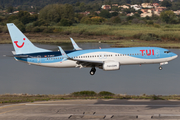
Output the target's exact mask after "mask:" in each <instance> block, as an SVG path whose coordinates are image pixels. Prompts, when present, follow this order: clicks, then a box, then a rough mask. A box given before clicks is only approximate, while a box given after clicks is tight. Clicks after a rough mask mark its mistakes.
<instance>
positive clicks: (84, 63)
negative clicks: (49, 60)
mask: <svg viewBox="0 0 180 120" xmlns="http://www.w3.org/2000/svg"><path fill="white" fill-rule="evenodd" d="M58 47H59V50H60V52H61V54H62V57H63V58H64V59H63V61H64V60H65V59H68V60H73V61H77V64H79V65H80V67H83V66H85V67H91V66H102V64H103V63H104V62H103V61H100V60H99V61H97V60H82V59H78V58H70V57H69V56H68V55H67V54H66V53H65V52H64V50H63V49H62V48H61V47H60V46H58ZM77 67H79V66H77Z"/></svg>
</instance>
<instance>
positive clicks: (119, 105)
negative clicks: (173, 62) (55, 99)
mask: <svg viewBox="0 0 180 120" xmlns="http://www.w3.org/2000/svg"><path fill="white" fill-rule="evenodd" d="M25 105H32V106H129V107H130V106H142V107H180V105H116V104H114V105H107V104H100V105H99V104H25Z"/></svg>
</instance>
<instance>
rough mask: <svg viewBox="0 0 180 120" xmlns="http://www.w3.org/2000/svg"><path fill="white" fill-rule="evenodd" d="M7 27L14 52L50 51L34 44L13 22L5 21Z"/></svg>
mask: <svg viewBox="0 0 180 120" xmlns="http://www.w3.org/2000/svg"><path fill="white" fill-rule="evenodd" d="M7 27H8V30H9V33H10V36H11V40H12V44H13V46H14V49H15V52H16V54H29V53H38V52H49V51H50V50H46V49H42V48H38V47H36V46H34V45H33V44H32V43H31V41H30V40H29V39H28V38H27V37H26V36H25V35H24V34H23V33H22V32H21V31H20V30H19V29H18V28H17V27H16V26H15V25H14V24H13V23H7Z"/></svg>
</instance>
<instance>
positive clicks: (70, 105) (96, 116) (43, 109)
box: [0, 99, 180, 120]
mask: <svg viewBox="0 0 180 120" xmlns="http://www.w3.org/2000/svg"><path fill="white" fill-rule="evenodd" d="M68 119H69V120H78V119H79V120H101V119H102V120H103V119H109V120H133V119H139V120H149V119H166V120H171V119H172V120H175V119H180V101H164V100H152V101H151V100H113V99H111V100H60V101H45V102H34V103H21V104H11V105H2V106H0V120H68Z"/></svg>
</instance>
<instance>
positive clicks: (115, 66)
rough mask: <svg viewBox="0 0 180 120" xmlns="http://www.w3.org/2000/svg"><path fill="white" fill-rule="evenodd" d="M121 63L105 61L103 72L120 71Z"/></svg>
mask: <svg viewBox="0 0 180 120" xmlns="http://www.w3.org/2000/svg"><path fill="white" fill-rule="evenodd" d="M119 69H120V63H119V62H116V61H105V62H104V64H103V70H119Z"/></svg>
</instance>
